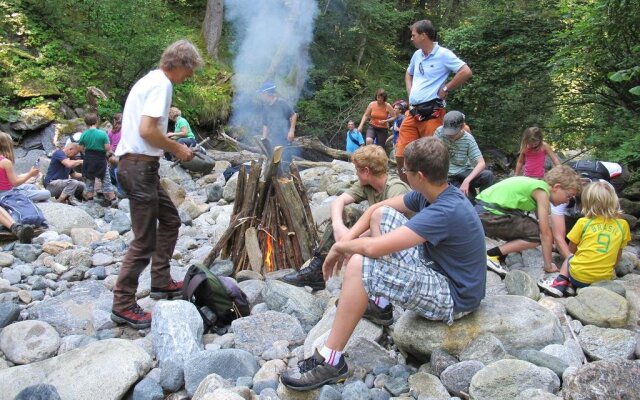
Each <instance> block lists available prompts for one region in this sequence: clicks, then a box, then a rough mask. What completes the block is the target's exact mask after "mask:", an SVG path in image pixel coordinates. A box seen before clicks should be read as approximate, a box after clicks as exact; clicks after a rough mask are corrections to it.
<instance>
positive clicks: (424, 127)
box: [396, 109, 445, 157]
mask: <svg viewBox="0 0 640 400" xmlns="http://www.w3.org/2000/svg"><path fill="white" fill-rule="evenodd" d="M444 114H445V110H444V109H443V110H442V112H441V113H440V116H439V117H438V118H431V119H428V120H426V121H418V120H416V119H415V118H414V117H413V116H412V115H411V114H410V112H409V111H407V112H406V113H405V115H404V121H402V125H400V133H399V134H398V142H397V143H396V157H402V155H403V154H404V148H405V147H407V145H408V144H409V143H411V142H413V141H414V140H416V139H420V138H421V137H425V136H433V133H434V132H435V131H436V129H437V128H438V127H439V126H440V125H442V121H443V119H444Z"/></svg>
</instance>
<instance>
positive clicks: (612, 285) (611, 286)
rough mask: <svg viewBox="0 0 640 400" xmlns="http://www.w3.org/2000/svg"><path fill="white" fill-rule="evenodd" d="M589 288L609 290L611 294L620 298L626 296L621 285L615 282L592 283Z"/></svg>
mask: <svg viewBox="0 0 640 400" xmlns="http://www.w3.org/2000/svg"><path fill="white" fill-rule="evenodd" d="M589 286H590V287H601V288H604V289H608V290H611V291H612V292H614V293H616V294H619V295H620V296H622V297H625V295H626V292H627V291H626V290H625V288H624V286H623V285H621V284H620V283H618V282H616V281H600V282H594V283H592V284H591V285H589Z"/></svg>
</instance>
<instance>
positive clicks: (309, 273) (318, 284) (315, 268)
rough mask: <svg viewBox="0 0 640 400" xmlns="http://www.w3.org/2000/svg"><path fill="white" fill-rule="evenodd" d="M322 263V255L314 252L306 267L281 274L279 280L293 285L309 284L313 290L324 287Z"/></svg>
mask: <svg viewBox="0 0 640 400" xmlns="http://www.w3.org/2000/svg"><path fill="white" fill-rule="evenodd" d="M323 263H324V257H322V256H321V255H320V254H314V255H313V258H311V261H310V262H309V265H307V267H306V268H302V269H301V270H300V271H296V272H291V273H290V274H287V275H285V276H283V277H282V278H281V280H282V281H283V282H285V283H288V284H290V285H294V286H299V287H303V286H309V287H311V288H312V289H313V290H322V289H324V288H325V284H324V277H323V276H322V264H323Z"/></svg>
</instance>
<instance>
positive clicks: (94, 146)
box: [78, 128, 110, 153]
mask: <svg viewBox="0 0 640 400" xmlns="http://www.w3.org/2000/svg"><path fill="white" fill-rule="evenodd" d="M78 144H80V145H82V146H84V148H85V150H94V151H101V152H103V153H106V151H105V150H104V145H105V144H110V142H109V136H108V135H107V132H105V131H103V130H101V129H97V128H90V129H87V130H86V131H84V132H82V135H80V140H78Z"/></svg>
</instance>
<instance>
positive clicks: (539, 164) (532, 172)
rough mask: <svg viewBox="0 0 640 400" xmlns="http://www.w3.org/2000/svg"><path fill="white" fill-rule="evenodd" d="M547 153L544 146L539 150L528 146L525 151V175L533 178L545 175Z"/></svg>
mask: <svg viewBox="0 0 640 400" xmlns="http://www.w3.org/2000/svg"><path fill="white" fill-rule="evenodd" d="M545 157H546V154H545V151H544V149H543V148H542V146H540V148H538V150H531V149H529V148H527V150H525V152H524V176H528V177H531V178H542V177H544V160H545Z"/></svg>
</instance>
